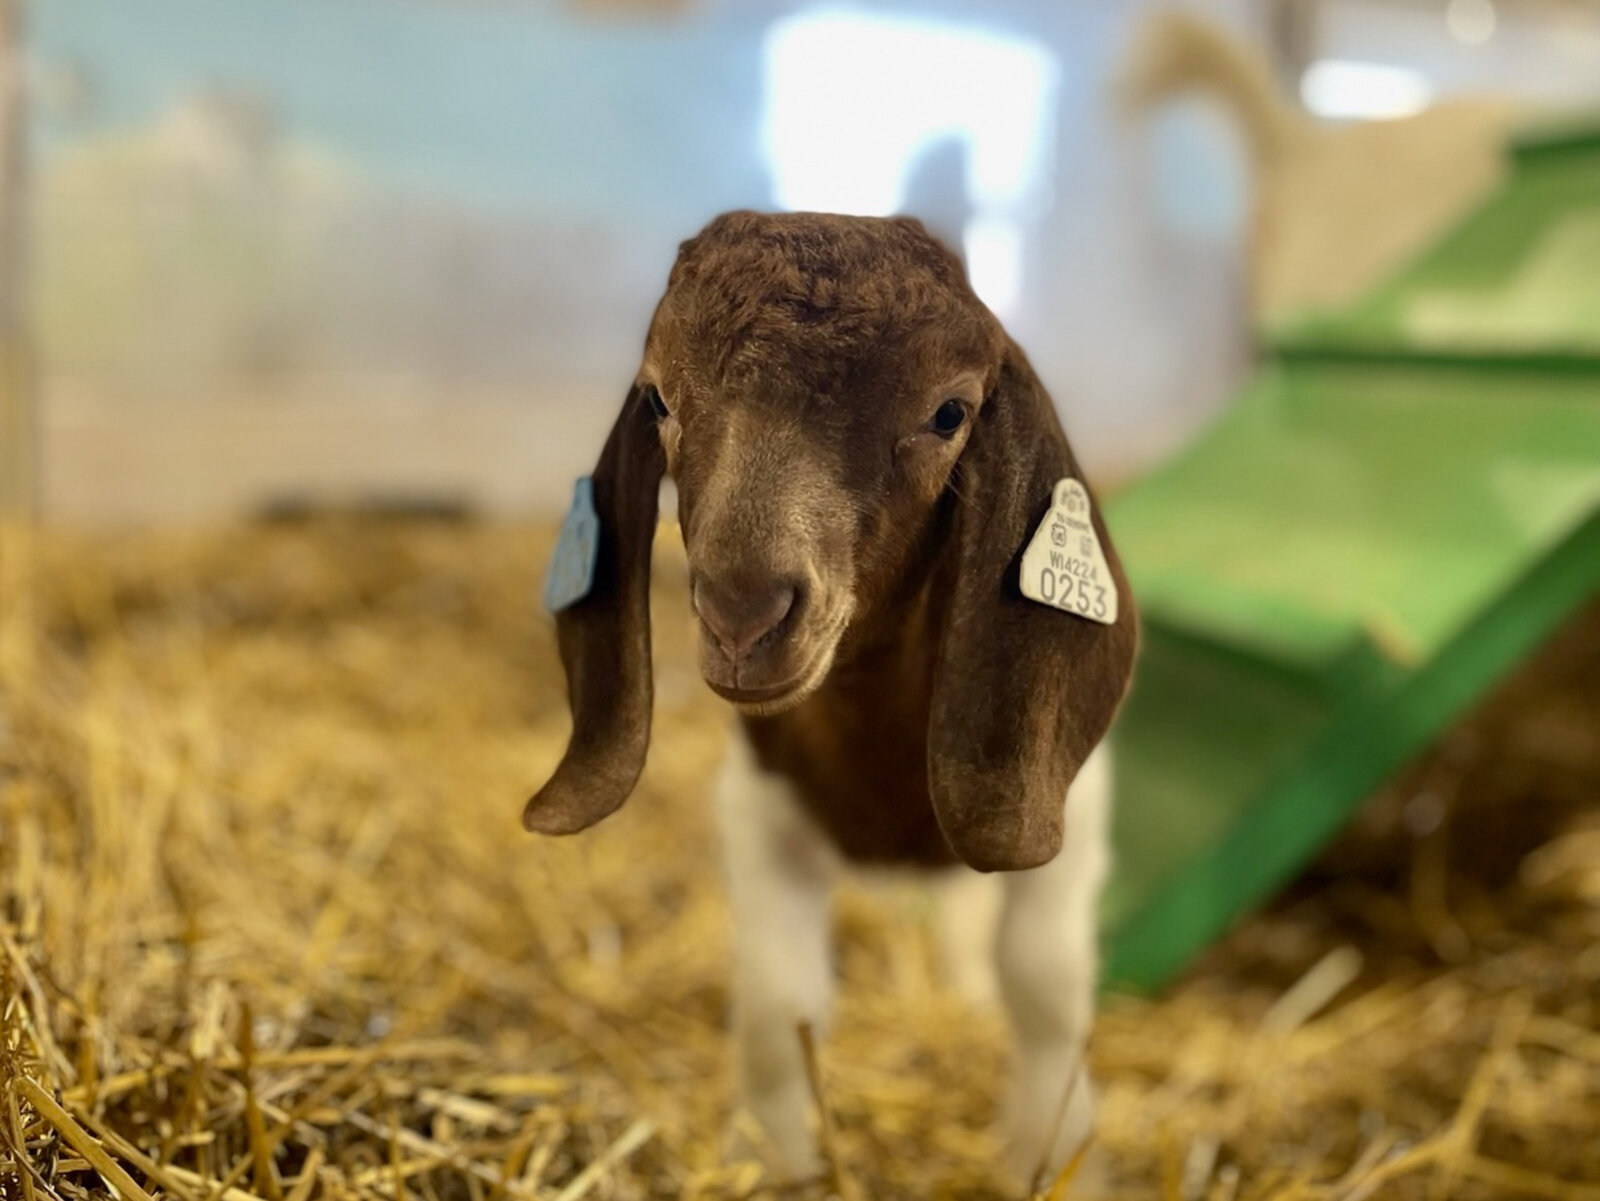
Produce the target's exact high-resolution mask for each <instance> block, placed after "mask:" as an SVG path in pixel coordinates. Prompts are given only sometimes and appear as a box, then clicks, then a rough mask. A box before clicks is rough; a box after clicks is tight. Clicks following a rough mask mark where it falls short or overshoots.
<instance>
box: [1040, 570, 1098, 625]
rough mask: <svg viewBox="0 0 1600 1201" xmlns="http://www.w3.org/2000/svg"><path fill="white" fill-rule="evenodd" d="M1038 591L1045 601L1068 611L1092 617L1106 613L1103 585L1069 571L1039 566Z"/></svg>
mask: <svg viewBox="0 0 1600 1201" xmlns="http://www.w3.org/2000/svg"><path fill="white" fill-rule="evenodd" d="M1039 591H1040V593H1041V594H1042V595H1043V596H1044V599H1045V601H1046V602H1047V603H1049V604H1052V605H1054V606H1055V607H1056V608H1058V609H1065V610H1067V611H1068V612H1069V613H1082V614H1084V615H1085V616H1093V617H1104V616H1105V615H1106V613H1107V609H1106V590H1105V586H1104V585H1102V584H1096V583H1095V582H1094V581H1093V580H1086V579H1082V578H1080V577H1078V576H1075V575H1073V574H1071V573H1070V572H1066V571H1057V570H1055V569H1054V568H1051V567H1043V568H1040V570H1039Z"/></svg>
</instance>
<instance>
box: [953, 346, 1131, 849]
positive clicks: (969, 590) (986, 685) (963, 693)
mask: <svg viewBox="0 0 1600 1201" xmlns="http://www.w3.org/2000/svg"><path fill="white" fill-rule="evenodd" d="M957 473H958V475H957V479H956V485H957V487H958V489H959V496H958V497H957V501H956V503H957V511H956V517H955V528H954V529H953V530H952V532H951V543H950V546H949V550H948V552H947V553H949V554H950V555H951V556H953V560H954V561H953V562H952V563H949V564H948V565H947V570H946V571H943V572H941V573H940V576H941V579H942V582H943V586H944V587H946V588H948V589H950V591H949V593H948V595H947V597H946V605H947V609H946V616H945V620H944V627H943V630H942V631H941V638H940V646H939V651H938V660H937V663H936V666H935V668H934V688H933V703H932V710H931V713H930V719H929V731H928V778H929V789H930V792H931V794H932V797H933V806H934V811H935V812H936V813H937V815H938V819H939V826H940V829H941V830H943V832H944V836H945V838H946V840H948V842H949V843H950V846H951V848H952V849H953V850H954V851H955V852H956V854H957V855H959V856H960V857H961V858H962V859H963V860H965V861H966V862H967V863H968V864H969V865H971V866H972V867H975V868H977V869H978V870H979V871H1014V870H1020V869H1023V868H1030V867H1037V866H1039V865H1040V864H1043V863H1047V862H1048V861H1049V860H1050V859H1052V858H1053V857H1054V856H1055V854H1056V852H1057V851H1059V850H1060V849H1061V839H1062V833H1063V818H1064V814H1063V809H1064V803H1065V800H1066V795H1067V786H1068V785H1069V784H1071V783H1072V781H1073V778H1074V777H1075V776H1076V775H1077V774H1078V769H1079V768H1080V767H1082V766H1083V762H1084V760H1085V759H1086V758H1088V756H1089V752H1090V751H1092V750H1093V749H1094V748H1095V745H1096V744H1097V743H1098V742H1099V741H1100V739H1101V738H1102V737H1103V736H1104V735H1105V733H1106V730H1107V729H1108V728H1109V727H1110V725H1111V719H1112V718H1113V717H1114V716H1115V715H1116V711H1117V706H1118V705H1119V704H1120V703H1121V701H1122V696H1123V693H1124V692H1125V691H1126V689H1127V684H1128V678H1129V675H1130V673H1131V671H1132V666H1133V653H1134V645H1135V642H1136V641H1137V618H1136V616H1135V613H1134V607H1133V599H1132V596H1131V595H1130V594H1129V592H1128V584H1127V580H1126V578H1125V577H1124V576H1123V573H1122V566H1121V564H1120V563H1119V562H1118V560H1117V555H1116V551H1115V550H1114V549H1113V548H1112V546H1111V542H1110V539H1109V538H1107V536H1106V529H1105V525H1104V523H1103V522H1102V521H1101V519H1100V514H1099V513H1098V512H1093V514H1092V519H1093V522H1094V530H1095V533H1096V534H1097V535H1098V537H1099V541H1100V546H1101V548H1102V550H1103V553H1104V557H1105V562H1106V566H1107V568H1108V570H1109V573H1110V575H1111V578H1112V580H1113V582H1114V583H1115V586H1116V589H1117V594H1118V601H1119V603H1118V605H1117V606H1116V620H1115V622H1114V624H1111V625H1102V624H1100V623H1099V622H1096V621H1092V620H1089V619H1087V618H1085V617H1080V616H1077V615H1075V614H1073V613H1069V612H1062V611H1059V610H1057V609H1053V608H1051V607H1048V606H1046V605H1043V604H1039V603H1037V602H1035V601H1032V600H1028V599H1027V598H1025V597H1024V596H1023V595H1022V592H1021V590H1020V588H1019V586H1018V585H1019V571H1020V564H1021V559H1022V554H1023V550H1024V548H1025V547H1026V546H1027V545H1028V542H1029V540H1030V539H1031V538H1032V537H1033V535H1034V532H1035V530H1036V529H1037V528H1038V527H1039V524H1040V522H1041V520H1042V519H1043V518H1044V516H1045V514H1046V513H1047V512H1048V511H1049V510H1050V507H1051V498H1052V496H1053V495H1054V493H1055V489H1056V484H1057V483H1058V481H1060V480H1062V479H1065V478H1069V477H1070V478H1072V479H1076V480H1080V481H1081V480H1082V479H1083V476H1082V473H1081V472H1080V471H1079V469H1078V465H1077V462H1076V461H1075V460H1074V458H1073V455H1072V451H1071V449H1070V447H1069V446H1068V445H1067V439H1066V435H1065V434H1064V433H1063V432H1062V430H1061V424H1060V422H1059V420H1058V419H1057V418H1056V415H1055V410H1054V407H1053V406H1052V405H1051V403H1050V398H1049V397H1048V396H1047V395H1046V394H1045V391H1044V388H1043V387H1042V386H1041V385H1040V383H1039V381H1038V379H1037V378H1036V377H1035V376H1034V374H1033V371H1032V369H1031V368H1030V367H1029V366H1028V362H1027V360H1026V358H1024V357H1023V354H1022V352H1021V351H1020V350H1019V349H1018V348H1017V347H1016V346H1015V345H1014V344H1010V345H1009V346H1008V350H1007V354H1006V358H1005V362H1004V365H1003V366H1002V369H1001V372H1000V379H999V382H998V384H997V385H996V387H995V389H994V391H993V393H991V395H990V396H989V397H988V399H987V401H986V403H985V404H984V405H983V407H982V408H981V409H980V410H979V412H978V415H977V417H976V419H975V427H974V429H973V431H972V434H971V438H970V441H969V442H968V443H967V446H966V448H965V450H963V452H962V456H961V460H960V463H959V465H958V467H957ZM1090 507H1091V509H1093V507H1094V506H1093V505H1092V504H1091V506H1090Z"/></svg>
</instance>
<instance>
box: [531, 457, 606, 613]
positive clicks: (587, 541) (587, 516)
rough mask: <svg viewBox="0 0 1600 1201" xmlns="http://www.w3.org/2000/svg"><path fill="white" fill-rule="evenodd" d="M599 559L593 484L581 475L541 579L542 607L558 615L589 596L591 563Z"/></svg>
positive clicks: (591, 581) (598, 537) (598, 529)
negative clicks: (542, 588) (546, 572)
mask: <svg viewBox="0 0 1600 1201" xmlns="http://www.w3.org/2000/svg"><path fill="white" fill-rule="evenodd" d="M599 557H600V518H599V516H598V515H597V514H596V513H595V511H594V481H593V480H591V479H590V478H589V477H588V476H586V475H585V476H581V477H579V479H578V482H577V483H576V484H574V485H573V488H572V507H571V508H570V509H568V510H567V516H566V519H565V520H564V521H562V523H561V537H560V538H558V539H556V549H555V554H553V555H552V556H551V557H550V574H549V575H547V576H545V580H544V607H545V608H546V609H548V610H550V612H552V613H559V612H561V610H563V609H565V608H567V607H568V606H570V605H575V604H577V603H578V602H579V601H581V600H582V599H583V598H584V597H586V596H588V595H589V589H591V588H593V587H594V565H595V560H596V559H598V558H599Z"/></svg>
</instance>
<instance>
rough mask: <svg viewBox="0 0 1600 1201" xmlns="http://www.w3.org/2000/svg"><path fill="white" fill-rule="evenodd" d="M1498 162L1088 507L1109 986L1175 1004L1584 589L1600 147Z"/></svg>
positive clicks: (1592, 543)
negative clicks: (1495, 184)
mask: <svg viewBox="0 0 1600 1201" xmlns="http://www.w3.org/2000/svg"><path fill="white" fill-rule="evenodd" d="M1511 153H1512V155H1513V161H1514V164H1515V169H1514V170H1513V172H1512V173H1511V175H1510V177H1509V179H1508V181H1507V182H1506V184H1505V185H1504V186H1503V187H1502V188H1501V189H1500V190H1499V191H1498V192H1497V193H1496V194H1495V195H1494V196H1492V197H1490V198H1489V199H1488V200H1487V201H1486V202H1485V203H1484V205H1483V206H1482V207H1481V208H1480V209H1479V211H1477V212H1476V213H1475V214H1473V215H1472V216H1471V217H1470V218H1469V219H1468V220H1467V221H1466V222H1464V223H1463V224H1462V225H1461V226H1460V227H1458V228H1457V229H1455V230H1454V231H1452V232H1451V233H1450V234H1449V235H1448V236H1446V237H1445V238H1444V239H1442V240H1441V241H1440V243H1439V244H1438V245H1437V246H1436V247H1435V248H1434V249H1433V250H1432V251H1430V252H1429V253H1428V254H1426V255H1425V256H1423V257H1422V259H1421V260H1419V261H1418V262H1417V263H1415V264H1414V265H1412V266H1411V267H1410V268H1409V269H1408V270H1406V271H1405V272H1403V273H1402V274H1401V275H1399V276H1398V277H1397V278H1395V279H1394V280H1392V281H1391V282H1390V283H1389V284H1388V285H1387V286H1385V287H1384V288H1381V289H1380V290H1379V291H1378V292H1377V293H1376V294H1375V295H1373V296H1372V297H1370V298H1368V299H1367V300H1366V301H1364V302H1363V303H1361V304H1359V305H1357V306H1354V307H1353V308H1351V309H1350V310H1348V311H1344V312H1339V313H1334V314H1326V315H1321V316H1318V317H1313V318H1308V319H1306V320H1304V321H1302V322H1300V323H1299V324H1298V325H1297V326H1296V327H1295V328H1293V329H1292V330H1290V331H1288V332H1287V333H1286V334H1284V335H1283V336H1282V337H1281V338H1280V340H1279V342H1278V343H1277V344H1276V345H1275V346H1274V348H1273V350H1272V353H1271V355H1270V357H1269V361H1268V362H1267V364H1266V365H1265V366H1264V367H1263V369H1262V370H1261V371H1260V373H1259V375H1258V377H1257V379H1256V380H1255V381H1254V382H1253V383H1252V385H1251V386H1250V387H1249V388H1248V389H1247V391H1246V392H1245V394H1244V395H1243V396H1242V397H1240V398H1239V399H1238V401H1237V402H1236V403H1235V404H1234V406H1233V407H1232V408H1231V409H1230V410H1229V412H1228V413H1227V414H1226V415H1225V416H1224V417H1223V418H1221V419H1220V420H1219V421H1218V423H1217V424H1216V425H1215V426H1214V427H1213V428H1212V429H1211V430H1210V431H1209V432H1208V433H1207V434H1206V435H1204V436H1203V437H1202V438H1201V439H1200V440H1199V441H1198V442H1197V443H1196V444H1195V445H1193V446H1192V447H1190V448H1189V450H1188V451H1187V452H1186V453H1184V454H1183V455H1182V456H1181V457H1180V458H1179V459H1177V460H1176V461H1175V462H1172V463H1171V464H1169V465H1167V466H1166V467H1165V468H1163V469H1161V470H1159V471H1157V472H1155V473H1154V474H1153V475H1151V476H1149V477H1147V478H1146V479H1144V480H1143V481H1141V482H1139V483H1138V484H1136V485H1134V486H1133V487H1131V488H1129V489H1127V490H1126V491H1125V492H1123V493H1122V494H1120V495H1119V496H1117V497H1116V498H1115V499H1114V500H1113V501H1112V502H1111V503H1110V504H1109V505H1108V506H1107V519H1108V521H1109V523H1110V526H1111V529H1112V533H1113V536H1114V537H1115V539H1116V542H1117V547H1118V550H1119V551H1120V553H1121V555H1122V558H1123V561H1124V563H1125V565H1126V566H1127V568H1128V571H1129V574H1130V576H1131V577H1132V582H1133V586H1134V589H1135V592H1136V594H1137V595H1138V597H1139V600H1140V605H1141V610H1142V613H1143V616H1144V624H1145V647H1144V652H1143V655H1142V658H1141V661H1140V665H1139V668H1138V674H1137V676H1136V679H1135V684H1134V691H1133V693H1132V695H1131V697H1130V698H1129V702H1128V705H1127V708H1126V710H1125V712H1124V715H1123V717H1122V719H1121V720H1120V722H1119V723H1118V727H1117V733H1116V739H1117V750H1118V770H1119V793H1118V807H1119V808H1118V816H1117V825H1116V842H1117V854H1118V869H1117V873H1116V876H1115V878H1114V880H1113V883H1112V886H1111V889H1110V892H1109V894H1108V896H1107V905H1106V911H1105V924H1106V933H1107V935H1108V952H1109V959H1108V965H1107V980H1108V983H1109V984H1110V985H1111V986H1112V987H1119V986H1122V987H1134V988H1151V987H1155V986H1157V985H1159V984H1160V983H1162V982H1163V981H1164V980H1166V979H1167V978H1169V977H1170V976H1171V975H1172V974H1173V973H1174V972H1175V971H1177V970H1178V969H1179V968H1181V967H1182V966H1183V964H1184V963H1185V962H1186V961H1187V960H1188V959H1189V958H1190V957H1192V956H1193V955H1194V954H1195V953H1196V952H1197V951H1199V950H1200V949H1201V948H1203V947H1204V946H1205V945H1206V944H1207V943H1209V942H1210V941H1212V940H1213V939H1215V938H1216V937H1217V936H1218V935H1219V934H1220V933H1221V932H1222V931H1223V930H1224V929H1225V928H1226V927H1227V925H1228V924H1229V923H1230V922H1231V921H1232V920H1233V919H1234V917H1235V916H1237V915H1238V914H1239V913H1240V912H1241V911H1243V910H1245V909H1247V908H1249V907H1250V906H1252V905H1254V904H1257V903H1259V902H1260V901H1261V900H1263V899H1264V898H1266V897H1267V896H1269V895H1270V894H1271V893H1272V891H1273V890H1274V889H1276V888H1278V887H1279V886H1280V885H1282V884H1283V883H1284V882H1285V881H1286V880H1288V879H1289V878H1290V877H1292V876H1293V874H1294V873H1295V872H1296V871H1297V870H1298V869H1299V868H1300V867H1302V866H1303V865H1304V864H1305V863H1306V862H1307V861H1308V860H1309V859H1310V858H1311V857H1312V856H1313V855H1315V853H1316V852H1317V850H1318V849H1319V847H1321V846H1322V845H1323V844H1324V843H1325V842H1326V841H1327V840H1328V838H1330V837H1331V836H1332V835H1333V834H1334V833H1336V832H1337V831H1338V830H1339V829H1340V827H1341V826H1342V825H1343V824H1344V822H1345V821H1346V820H1347V819H1348V817H1349V816H1350V814H1351V812H1352V810H1353V809H1354V808H1355V807H1356V806H1357V805H1359V804H1360V803H1361V801H1362V800H1363V799H1364V798H1365V797H1367V796H1368V795H1369V794H1370V793H1371V792H1372V791H1373V790H1374V789H1375V788H1376V787H1377V786H1378V785H1379V784H1381V783H1382V781H1383V780H1384V779H1385V778H1386V777H1387V776H1389V775H1390V774H1391V773H1393V772H1394V771H1395V770H1396V769H1397V768H1399V767H1400V766H1401V765H1402V764H1404V763H1405V762H1406V761H1407V760H1408V759H1409V758H1411V757H1412V756H1414V755H1415V754H1417V753H1418V752H1420V751H1421V750H1422V749H1424V748H1425V747H1426V746H1427V745H1428V744H1429V743H1430V741H1431V740H1433V739H1434V738H1435V737H1436V736H1437V735H1438V733H1439V732H1440V731H1441V730H1442V729H1443V728H1444V727H1445V726H1447V725H1448V724H1449V723H1450V722H1451V721H1452V720H1453V719H1454V718H1456V717H1457V716H1459V715H1460V714H1461V713H1462V712H1463V711H1464V710H1465V709H1466V708H1467V707H1468V706H1469V705H1470V704H1471V703H1472V702H1473V701H1474V700H1475V699H1476V698H1478V697H1479V696H1480V695H1481V694H1482V693H1483V692H1484V691H1485V690H1486V689H1488V688H1489V687H1490V686H1491V685H1493V684H1494V683H1495V682H1496V681H1497V680H1498V679H1499V678H1501V677H1502V676H1503V675H1504V674H1505V673H1506V672H1507V671H1509V670H1510V669H1511V668H1512V667H1513V666H1515V664H1516V663H1517V662H1518V661H1519V660H1520V659H1522V658H1523V657H1524V656H1525V655H1527V654H1528V653H1529V652H1530V651H1531V650H1532V649H1534V648H1535V647H1536V646H1537V645H1538V644H1539V643H1540V642H1541V641H1542V640H1543V639H1544V638H1545V637H1547V636H1548V635H1549V634H1550V633H1551V632H1552V631H1553V630H1554V628H1555V627H1556V626H1557V625H1558V624H1560V622H1561V621H1562V620H1563V619H1564V618H1565V617H1567V616H1569V615H1570V614H1571V613H1573V612H1574V611H1575V610H1576V609H1577V608H1578V607H1579V606H1580V605H1582V604H1583V603H1584V602H1585V601H1586V600H1587V599H1588V598H1589V597H1591V596H1593V595H1595V594H1596V593H1597V592H1600V129H1576V130H1567V131H1564V132H1561V133H1558V134H1553V135H1546V136H1543V137H1539V138H1530V139H1527V140H1524V141H1520V142H1518V143H1517V144H1515V145H1514V146H1513V148H1512V151H1511Z"/></svg>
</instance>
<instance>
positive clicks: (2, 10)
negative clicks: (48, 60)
mask: <svg viewBox="0 0 1600 1201" xmlns="http://www.w3.org/2000/svg"><path fill="white" fill-rule="evenodd" d="M24 5H25V0H0V520H5V521H8V522H9V521H24V522H25V521H27V520H29V519H30V518H31V517H32V515H33V509H34V503H35V500H36V498H37V488H38V468H37V455H36V451H37V439H38V427H37V424H36V420H35V414H34V408H33V388H32V364H31V362H30V361H29V359H30V356H29V353H28V302H27V290H28V285H27V277H28V264H27V244H28V112H27V108H28V99H27V98H28V92H27V80H26V73H25V64H26V59H25V57H24V54H23V28H24V20H23V16H24V14H23V9H24Z"/></svg>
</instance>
